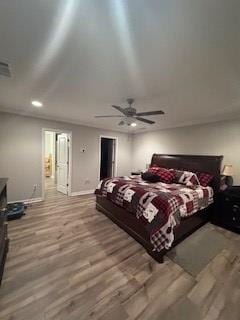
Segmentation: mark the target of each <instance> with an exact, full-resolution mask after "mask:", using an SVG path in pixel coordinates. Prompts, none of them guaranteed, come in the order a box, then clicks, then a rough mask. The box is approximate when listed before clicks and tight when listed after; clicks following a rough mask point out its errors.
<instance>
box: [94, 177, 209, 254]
mask: <svg viewBox="0 0 240 320" xmlns="http://www.w3.org/2000/svg"><path fill="white" fill-rule="evenodd" d="M95 194H97V195H101V196H103V197H107V198H108V199H109V200H110V201H112V202H113V203H115V204H117V205H118V206H120V207H123V208H125V209H126V210H127V211H129V212H131V213H133V214H134V215H135V216H136V217H137V219H139V221H140V222H141V223H142V224H143V225H144V227H145V229H146V230H147V232H148V233H149V237H150V241H151V243H152V245H153V250H157V251H160V250H162V249H164V248H165V249H169V248H170V247H171V245H172V243H173V240H174V233H173V229H174V227H175V226H176V225H177V224H179V223H180V219H181V217H188V216H191V215H193V214H194V213H195V212H197V211H199V210H201V209H204V208H206V207H207V206H208V205H209V204H211V203H212V202H213V189H212V188H211V187H202V186H197V187H195V188H194V189H192V188H189V187H186V186H184V185H181V184H166V183H162V182H157V183H149V182H146V181H144V180H142V179H141V178H140V177H134V178H133V177H118V178H111V179H104V180H103V181H101V182H100V183H99V185H98V187H97V189H96V191H95Z"/></svg>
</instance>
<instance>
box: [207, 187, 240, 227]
mask: <svg viewBox="0 0 240 320" xmlns="http://www.w3.org/2000/svg"><path fill="white" fill-rule="evenodd" d="M212 222H213V223H215V224H217V225H219V226H221V227H224V228H227V229H230V230H233V231H235V232H237V233H240V186H234V187H229V188H227V189H226V190H225V191H222V192H219V193H218V194H217V195H216V196H215V206H214V214H213V217H212Z"/></svg>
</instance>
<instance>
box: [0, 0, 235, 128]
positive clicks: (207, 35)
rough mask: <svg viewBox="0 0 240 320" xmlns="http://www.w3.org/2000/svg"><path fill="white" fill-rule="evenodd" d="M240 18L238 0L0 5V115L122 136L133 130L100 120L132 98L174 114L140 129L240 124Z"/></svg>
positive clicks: (67, 0) (144, 107)
mask: <svg viewBox="0 0 240 320" xmlns="http://www.w3.org/2000/svg"><path fill="white" fill-rule="evenodd" d="M239 12H240V1H239V0H211V1H210V0H198V1H194V0H147V1H146V0H128V1H127V0H125V1H124V0H91V1H90V0H51V1H49V0H41V1H39V0H21V1H19V0H1V2H0V60H4V61H6V60H7V61H9V62H10V64H11V69H12V78H9V79H8V78H4V77H1V76H0V108H1V109H2V110H5V111H6V110H7V111H10V112H17V113H22V114H33V115H35V116H40V117H45V118H50V119H57V120H64V121H69V122H73V123H81V124H86V125H90V126H95V127H102V128H108V129H115V130H116V129H121V130H128V128H127V127H120V128H118V126H117V123H118V122H119V119H117V118H116V120H115V119H111V118H110V119H95V118H94V115H99V114H100V115H101V114H119V113H118V112H117V111H116V110H114V109H112V108H111V107H110V106H111V104H118V105H122V106H124V103H125V99H126V98H128V97H133V98H135V99H136V104H135V107H137V109H138V111H139V112H140V111H150V110H158V109H163V110H164V111H165V112H166V115H164V116H160V115H158V116H155V117H148V118H149V119H152V120H155V121H156V125H154V126H149V125H140V124H139V126H138V127H137V128H138V129H139V128H142V127H145V128H146V130H148V129H149V128H150V129H152V128H158V127H159V128H166V127H176V126H182V125H187V124H194V123H204V122H211V121H214V120H221V119H230V118H234V117H238V116H239V115H240V19H239ZM33 99H38V100H40V101H43V103H44V107H43V108H41V109H36V108H34V107H33V106H31V104H30V101H31V100H33ZM133 130H134V129H133Z"/></svg>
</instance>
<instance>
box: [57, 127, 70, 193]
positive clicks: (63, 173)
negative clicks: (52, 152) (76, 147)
mask: <svg viewBox="0 0 240 320" xmlns="http://www.w3.org/2000/svg"><path fill="white" fill-rule="evenodd" d="M57 191H60V192H62V193H64V194H67V193H68V135H67V134H66V133H61V134H59V135H58V136H57Z"/></svg>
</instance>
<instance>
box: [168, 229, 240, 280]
mask: <svg viewBox="0 0 240 320" xmlns="http://www.w3.org/2000/svg"><path fill="white" fill-rule="evenodd" d="M233 245H234V244H233V241H231V240H230V239H228V238H226V237H225V236H224V235H223V234H221V233H220V232H219V231H217V230H216V229H215V228H214V226H213V225H211V224H210V223H208V224H206V225H204V226H203V227H202V228H200V229H198V230H197V231H196V232H194V233H193V234H192V235H191V236H189V237H188V238H187V239H185V240H184V241H183V242H181V243H180V244H178V245H177V246H176V247H175V248H173V249H172V250H171V251H169V253H168V254H167V256H168V257H169V258H170V259H171V260H172V261H174V262H175V263H177V264H178V265H180V266H181V267H182V268H183V269H184V270H185V271H187V272H188V273H190V274H191V275H193V276H197V275H198V274H199V272H201V271H202V270H203V269H204V268H205V267H206V266H207V265H208V264H209V262H210V261H211V260H212V259H214V258H215V256H216V255H217V254H219V253H220V252H221V251H222V250H224V249H228V248H231V247H232V246H233Z"/></svg>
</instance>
